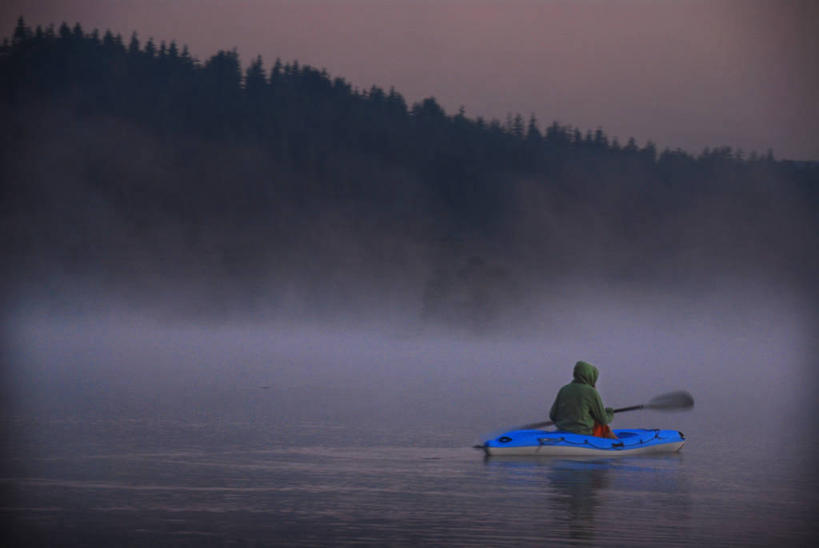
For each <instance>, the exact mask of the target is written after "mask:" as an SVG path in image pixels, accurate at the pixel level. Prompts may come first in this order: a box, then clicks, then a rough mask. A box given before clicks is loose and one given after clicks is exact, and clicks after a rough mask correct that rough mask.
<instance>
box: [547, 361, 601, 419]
mask: <svg viewBox="0 0 819 548" xmlns="http://www.w3.org/2000/svg"><path fill="white" fill-rule="evenodd" d="M597 376H598V372H597V368H596V367H595V366H593V365H592V364H590V363H587V362H582V361H581V362H577V363H576V364H575V366H574V380H573V381H572V382H570V383H569V384H567V385H566V386H564V387H563V388H561V389H560V391H559V392H558V393H557V397H556V398H555V402H554V403H553V404H552V409H551V410H550V411H549V418H550V419H551V420H552V421H554V423H555V425H557V428H558V430H562V431H564V432H574V433H576V434H586V435H591V433H592V430H593V429H594V422H595V421H597V422H599V423H600V424H608V423H610V422H611V421H612V419H613V418H614V413H613V412H612V409H611V407H603V400H601V399H600V394H598V393H597V390H596V389H595V388H594V385H595V384H596V383H597Z"/></svg>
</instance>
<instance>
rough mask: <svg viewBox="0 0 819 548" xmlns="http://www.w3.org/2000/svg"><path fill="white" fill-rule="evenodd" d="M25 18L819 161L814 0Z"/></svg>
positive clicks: (405, 0)
mask: <svg viewBox="0 0 819 548" xmlns="http://www.w3.org/2000/svg"><path fill="white" fill-rule="evenodd" d="M20 15H22V16H23V17H24V18H25V19H26V22H27V23H28V24H29V25H30V26H36V25H48V24H52V23H53V24H55V26H57V25H59V24H60V23H61V22H62V21H66V22H68V23H69V24H72V25H73V23H75V22H79V23H80V24H81V25H83V28H84V29H85V30H87V31H90V30H91V29H93V28H98V29H100V31H103V30H106V29H111V30H112V31H114V32H117V33H121V34H122V35H123V38H124V39H125V40H128V38H129V37H130V35H131V33H132V32H134V31H136V32H137V33H138V36H139V37H140V39H141V40H143V41H144V40H147V39H148V38H149V37H150V38H153V39H154V41H155V42H156V43H157V44H159V42H160V41H166V42H169V41H171V40H176V41H177V43H179V44H180V45H181V44H187V45H188V46H189V48H190V50H191V53H192V54H193V55H194V56H195V57H197V58H198V59H200V60H204V59H206V58H207V57H209V56H210V55H212V54H214V53H216V51H217V50H219V49H232V48H236V49H237V50H238V52H239V54H240V56H241V58H242V62H243V64H247V63H248V62H249V61H250V60H251V59H252V58H254V57H255V56H256V55H257V54H261V55H262V58H263V60H264V62H265V66H266V68H269V67H270V66H271V65H272V64H273V62H274V61H275V59H276V58H277V57H280V58H281V59H282V60H283V61H284V62H287V61H292V60H298V61H299V62H300V63H302V64H310V65H313V66H316V67H318V68H326V69H327V71H328V72H329V73H330V74H331V75H332V76H342V77H344V78H346V79H347V80H349V81H350V82H351V83H352V84H353V85H355V86H358V87H360V88H369V87H370V86H371V85H373V84H375V85H378V86H380V87H382V88H384V89H389V88H390V87H395V89H396V90H397V91H399V92H401V93H402V94H403V95H404V96H405V97H406V99H407V101H408V102H410V103H411V102H414V101H417V100H419V99H421V98H423V97H427V96H434V97H435V98H436V99H437V100H438V101H439V102H440V103H441V105H442V106H443V107H444V108H445V109H446V110H447V112H448V113H450V114H451V113H454V112H456V111H457V109H458V108H459V107H460V106H463V107H464V108H465V110H466V114H467V115H468V116H471V117H476V116H483V117H484V118H487V119H489V118H498V119H500V120H501V121H504V120H505V119H506V117H507V115H509V114H511V115H514V114H515V113H521V114H522V115H523V116H524V117H527V118H528V116H529V115H530V114H534V115H535V116H536V117H537V118H538V120H539V121H540V124H541V126H544V125H547V124H548V123H550V122H551V121H553V120H557V121H559V122H560V123H563V124H570V125H572V126H576V127H579V128H580V129H582V130H584V131H585V130H587V129H596V128H597V127H601V128H603V129H604V130H605V131H606V133H607V134H609V136H612V137H617V138H618V139H619V140H620V142H621V144H622V143H625V141H626V140H627V139H628V138H629V137H632V136H633V137H635V138H636V139H637V141H638V143H640V144H643V143H644V142H645V141H646V140H648V139H651V140H652V141H654V142H655V143H656V144H657V145H658V147H660V148H661V149H662V148H665V147H669V148H677V147H680V148H683V149H684V150H687V151H688V152H692V153H698V152H700V151H701V150H702V149H703V148H704V147H706V146H710V147H714V146H721V145H728V146H731V147H733V148H741V149H743V150H744V151H745V152H746V153H747V152H750V151H757V152H760V153H764V152H765V151H766V150H767V149H768V148H771V149H773V151H774V153H775V155H776V156H777V157H778V158H786V159H794V160H814V161H816V160H819V2H813V1H810V0H801V1H797V0H690V1H670V0H667V1H666V0H658V1H648V0H619V1H610V2H604V1H601V0H544V1H536V0H528V1H527V0H507V1H499V0H335V1H333V0H291V1H289V0H267V1H265V0H233V1H228V0H173V1H172V0H69V1H59V0H57V1H54V0H3V2H2V5H0V29H2V34H3V35H4V36H11V33H12V31H13V29H14V24H15V21H16V18H17V17H18V16H20Z"/></svg>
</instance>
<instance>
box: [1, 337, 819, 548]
mask: <svg viewBox="0 0 819 548" xmlns="http://www.w3.org/2000/svg"><path fill="white" fill-rule="evenodd" d="M72 325H73V324H72ZM629 329H630V328H629ZM634 329H635V330H637V331H639V332H640V336H644V334H645V329H644V327H643V326H637V327H635V328H634ZM217 331H218V332H211V331H209V330H205V331H204V335H203V332H202V331H201V330H200V331H197V332H193V331H191V330H187V331H186V330H178V329H177V330H173V329H169V330H166V329H163V330H160V331H159V332H151V333H149V334H145V332H143V331H141V330H140V329H136V328H133V327H129V328H127V329H125V330H124V331H121V332H119V331H118V332H112V331H110V327H106V326H96V327H90V326H88V325H85V326H80V327H77V326H70V327H66V326H60V327H55V326H54V325H49V326H45V325H42V324H40V325H36V326H32V327H27V328H26V329H20V330H18V331H17V332H16V334H15V336H14V337H13V338H12V339H10V340H12V342H11V343H10V344H9V345H8V347H7V354H8V356H9V363H11V364H12V366H11V367H10V368H9V369H8V371H7V373H6V375H7V379H8V383H7V384H6V386H7V395H8V396H9V398H8V400H9V405H8V409H9V411H8V412H7V413H5V414H4V418H3V423H2V426H3V433H4V435H5V438H6V440H5V441H6V443H5V445H4V451H3V462H2V464H3V469H2V477H0V489H2V493H3V502H2V508H0V512H1V513H2V514H1V515H2V517H3V521H4V524H5V525H4V533H3V534H4V536H6V537H7V538H6V540H7V541H9V542H5V543H4V545H11V546H18V545H19V546H27V545H54V546H60V545H86V546H105V545H108V546H113V545H117V546H123V545H124V546H130V545H133V546H152V545H153V546H156V545H190V546H209V545H219V546H222V545H288V546H290V545H339V544H358V545H385V544H391V545H410V544H434V545H456V546H461V545H480V546H503V545H595V546H597V545H615V546H624V545H625V546H639V545H645V546H654V545H659V544H662V545H670V546H692V545H698V546H719V545H745V546H798V545H805V546H808V545H811V546H812V545H813V544H814V540H815V539H816V538H817V533H819V528H818V527H817V520H816V510H817V508H819V506H817V502H819V495H818V494H819V476H817V466H816V460H815V458H816V456H817V448H818V447H819V446H818V444H817V442H816V439H817V438H816V437H815V436H814V435H813V433H814V432H815V427H812V426H809V427H807V428H806V426H805V416H806V415H809V413H806V412H805V410H806V409H815V396H814V395H813V393H812V389H811V383H810V382H808V379H810V377H805V375H804V372H805V371H809V368H810V367H813V366H815V363H813V362H810V361H808V362H805V356H804V353H803V352H801V350H800V351H799V352H794V356H798V357H800V359H801V360H802V361H801V362H798V360H792V361H791V362H790V364H791V365H790V366H788V365H782V366H781V367H782V368H784V369H780V370H778V371H773V370H769V369H767V368H766V367H763V365H765V364H769V363H770V361H769V360H770V356H771V355H773V354H777V353H779V354H781V353H782V352H785V350H783V349H785V348H787V346H788V344H789V340H790V339H788V337H787V336H786V334H787V333H789V332H790V331H789V330H788V326H787V325H786V326H784V327H783V330H782V331H781V332H779V334H778V335H777V334H773V335H769V338H767V339H766V338H761V339H760V338H757V339H753V338H752V337H749V336H746V335H747V333H746V334H744V335H743V332H742V331H741V330H740V331H739V332H737V331H734V332H733V333H732V335H731V337H736V336H738V335H737V333H739V334H740V335H742V337H741V340H740V342H739V343H738V344H737V346H736V347H734V348H733V350H737V349H738V348H740V347H742V348H745V349H747V350H748V352H749V353H748V354H741V355H740V354H737V353H733V354H731V359H732V360H734V361H732V362H728V361H726V353H725V349H724V347H721V348H719V349H718V350H715V348H716V346H714V345H713V344H702V345H700V346H699V347H698V348H699V349H700V350H697V351H696V352H693V351H692V352H689V353H688V354H685V355H681V354H678V355H676V357H674V355H673V352H672V350H676V351H679V350H680V348H684V347H688V346H689V345H688V344H687V343H686V341H688V342H689V343H690V342H691V340H692V337H695V336H696V337H697V338H699V340H700V342H703V341H705V342H708V338H707V337H706V336H704V335H702V333H703V331H704V332H710V331H711V330H710V328H709V326H705V328H704V330H703V331H699V330H697V331H696V332H694V331H689V332H685V333H676V334H674V335H673V336H670V335H669V336H668V337H666V338H665V339H663V338H661V337H660V336H659V335H656V336H655V338H654V346H653V347H652V348H650V349H648V350H645V352H646V353H647V354H648V353H650V354H651V355H655V354H656V352H657V351H658V347H661V348H663V349H665V350H667V351H669V354H668V356H667V357H666V358H664V360H663V363H664V364H665V366H664V368H662V369H661V370H659V371H657V361H656V360H648V359H645V360H643V361H641V359H642V358H641V356H642V355H641V354H640V353H639V352H642V350H640V351H638V350H635V348H638V346H637V345H631V346H627V347H626V346H622V347H621V346H618V345H620V344H625V343H622V342H616V343H614V342H611V341H608V342H606V343H605V344H602V343H599V342H598V343H597V344H598V346H597V347H596V350H594V351H595V352H597V353H598V354H603V353H606V354H611V355H612V356H615V355H620V356H622V355H624V354H627V353H628V356H629V360H632V363H636V364H638V365H631V366H628V365H626V364H625V363H621V364H617V363H611V364H610V365H609V366H608V367H606V366H604V365H602V364H601V386H600V389H601V392H602V393H603V396H604V399H605V400H606V403H607V404H611V405H613V406H624V405H631V404H636V403H642V401H646V400H648V399H650V398H651V397H652V396H654V395H656V394H658V393H662V392H664V391H667V390H668V389H677V388H685V389H689V390H690V391H691V392H692V393H693V394H694V396H695V398H696V399H697V404H696V406H695V408H694V410H692V411H690V412H686V413H667V414H665V413H657V412H646V411H638V412H632V413H628V414H625V413H624V414H622V415H618V416H617V419H616V421H615V427H657V428H673V429H678V430H681V431H683V432H684V433H685V434H686V436H687V438H688V443H687V444H686V446H685V447H684V448H683V450H682V452H681V453H679V454H676V455H670V456H633V457H625V458H617V459H549V458H490V459H485V458H484V457H483V456H482V453H481V452H479V451H476V450H474V449H472V448H471V445H472V444H474V443H476V442H479V441H481V440H482V439H483V438H484V437H486V436H489V435H490V434H491V433H492V430H493V429H495V428H501V427H508V426H511V425H515V424H520V423H523V422H529V421H532V420H537V419H540V418H541V417H542V413H543V412H544V411H545V409H547V408H548V405H549V404H550V403H551V399H552V398H553V397H554V392H555V391H556V390H557V388H559V386H560V384H562V383H563V382H565V381H567V380H568V379H567V378H566V377H567V376H568V375H570V370H571V365H572V363H573V362H572V361H571V360H572V357H574V356H578V355H579V354H580V355H582V356H584V357H588V356H589V353H586V354H582V353H580V352H579V348H580V346H584V348H586V349H588V348H589V347H590V345H589V343H588V341H580V342H570V341H567V340H563V341H562V342H561V343H560V344H559V345H555V347H558V346H559V348H560V350H559V352H558V351H544V348H547V345H544V344H543V343H542V341H538V342H537V343H536V344H530V345H528V346H527V345H524V344H520V343H516V344H514V345H511V346H510V345H509V344H506V343H505V344H504V345H501V346H497V345H486V344H478V343H475V342H474V341H473V342H470V341H466V342H463V341H462V342H460V343H457V344H455V343H452V342H446V341H444V342H440V341H439V342H429V341H427V342H418V341H417V340H403V341H402V340H397V341H396V340H390V341H387V342H379V341H378V340H376V339H371V340H367V339H365V340H362V339H361V338H357V339H350V338H349V337H347V336H339V337H337V338H332V337H331V338H330V339H329V342H328V339H327V338H326V337H325V338H320V339H318V338H315V337H314V336H313V335H309V336H308V335H303V336H301V337H297V336H294V335H293V334H288V335H287V336H286V337H285V336H283V337H281V338H279V339H276V340H271V335H270V332H269V330H263V334H261V335H258V336H257V335H252V334H249V333H248V331H246V330H244V331H241V333H240V332H237V331H229V330H228V332H225V331H224V330H217ZM635 336H636V335H635ZM770 337H773V338H770ZM273 338H274V339H275V337H273ZM628 339H629V336H628V332H621V333H615V334H614V337H613V339H612V340H616V341H626V340H628ZM259 341H265V342H264V343H261V342H259ZM317 341H320V344H319V343H318V342H317ZM711 342H713V341H711ZM772 345H773V346H772ZM591 346H594V345H591ZM319 347H320V348H319ZM456 347H457V348H456ZM361 348H367V349H368V350H367V351H366V352H364V353H363V354H362V352H361V350H360V349H361ZM511 348H514V351H512V350H510V349H511ZM639 348H643V345H640V346H639ZM706 348H707V350H703V349H706ZM311 349H312V350H311ZM527 349H528V350H527ZM629 349H630V350H629ZM550 352H551V353H550ZM591 354H594V352H591ZM591 359H592V360H594V361H598V362H599V361H600V360H598V359H597V358H595V357H594V356H592V358H591ZM544 362H546V363H554V364H557V365H555V366H554V367H552V368H549V369H548V371H547V372H545V373H544V372H543V370H544V366H543V365H538V367H536V368H533V367H532V366H531V364H532V363H536V364H543V363H544ZM797 362H798V363H797ZM180 363H181V364H182V365H179V364H180ZM387 363H388V364H389V366H387V365H385V364H387ZM641 363H643V364H644V365H639V364H641ZM419 364H420V365H419ZM714 364H719V367H716V366H715V365H714ZM787 367H791V369H787ZM800 375H801V377H800ZM638 378H639V379H641V381H640V382H639V383H637V382H632V381H631V379H638ZM736 378H739V379H745V381H744V382H734V381H735V379H736ZM800 378H801V380H802V381H803V382H800ZM684 381H687V383H686V382H684Z"/></svg>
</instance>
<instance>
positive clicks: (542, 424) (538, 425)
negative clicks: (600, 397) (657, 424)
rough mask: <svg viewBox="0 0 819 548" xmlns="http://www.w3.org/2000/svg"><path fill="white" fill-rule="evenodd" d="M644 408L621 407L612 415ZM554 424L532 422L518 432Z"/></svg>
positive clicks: (640, 406) (549, 422) (633, 406)
mask: <svg viewBox="0 0 819 548" xmlns="http://www.w3.org/2000/svg"><path fill="white" fill-rule="evenodd" d="M643 408H645V404H643V405H632V406H631V407H621V408H619V409H614V410H613V411H612V413H622V412H624V411H636V410H637V409H643ZM554 424H555V423H554V422H552V421H546V422H534V423H532V424H524V425H523V426H521V427H520V428H519V430H529V429H537V428H543V427H544V426H554Z"/></svg>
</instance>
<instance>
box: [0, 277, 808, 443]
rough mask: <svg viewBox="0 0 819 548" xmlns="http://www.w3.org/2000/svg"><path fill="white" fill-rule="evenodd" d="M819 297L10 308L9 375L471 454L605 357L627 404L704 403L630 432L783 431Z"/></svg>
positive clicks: (146, 402) (109, 403) (108, 405)
mask: <svg viewBox="0 0 819 548" xmlns="http://www.w3.org/2000/svg"><path fill="white" fill-rule="evenodd" d="M598 291H599V290H598ZM809 302H810V301H802V300H800V299H799V295H798V294H795V293H792V292H788V291H787V290H783V289H781V288H780V290H779V292H777V291H776V290H775V289H774V288H770V287H766V288H760V287H755V288H746V289H745V290H744V291H743V290H736V291H731V292H723V293H721V294H717V293H710V294H700V295H691V296H689V297H688V298H681V297H679V296H676V297H675V296H671V295H664V294H661V293H652V292H651V291H643V292H637V291H630V290H619V291H618V290H617V289H615V288H612V290H611V291H609V292H608V293H600V292H597V293H593V292H590V291H589V290H583V289H578V288H567V289H566V291H565V296H564V297H562V298H559V299H552V300H550V301H549V302H548V303H546V302H544V303H542V305H540V306H542V309H541V310H542V312H541V314H540V316H536V315H532V316H530V317H528V318H525V320H519V321H517V323H514V324H513V323H509V324H508V325H506V326H502V327H500V328H498V329H497V330H496V331H491V332H486V331H483V332H479V333H474V332H469V331H458V330H456V329H449V330H447V329H445V328H443V327H440V326H432V327H430V326H427V325H424V324H423V322H419V321H417V320H415V319H406V320H405V321H402V322H398V321H395V322H393V323H388V322H379V323H374V322H373V321H372V320H368V319H367V318H361V319H359V320H357V321H350V322H347V323H341V322H324V323H318V322H315V323H299V322H291V321H288V320H287V319H284V318H271V319H269V320H265V321H260V322H241V323H240V322H232V321H230V320H229V319H228V320H225V319H224V318H223V319H219V318H216V319H214V318H210V319H209V318H199V319H188V320H187V321H180V320H179V319H168V318H163V317H161V316H157V315H153V316H151V315H148V314H146V313H145V312H144V311H143V312H136V313H132V312H131V311H129V310H128V309H126V308H124V307H121V306H120V305H119V304H115V305H113V306H112V307H109V308H107V309H102V308H97V310H98V311H99V312H98V313H97V314H94V313H92V311H91V310H89V309H88V307H83V306H81V305H80V306H77V307H75V310H79V311H80V312H78V313H71V312H69V310H68V309H66V308H61V309H59V310H56V311H55V310H53V309H52V310H49V309H48V308H47V307H44V306H43V307H34V308H31V309H25V308H21V309H20V310H19V312H18V314H17V315H16V316H14V317H10V318H7V326H8V329H7V330H6V331H7V333H6V337H7V341H8V342H9V343H10V344H8V348H7V351H8V353H9V360H8V363H9V364H10V367H9V368H8V371H7V374H8V375H9V377H10V380H11V383H10V386H12V387H14V389H13V390H12V394H13V401H14V409H15V410H16V411H17V412H24V413H26V414H28V413H33V414H43V413H45V414H58V415H66V414H69V415H70V414H81V415H84V414H86V413H90V414H95V415H102V416H106V415H110V414H115V415H122V414H124V415H133V416H136V417H139V416H143V415H145V414H148V415H151V414H153V415H155V416H156V417H157V418H160V417H167V416H174V417H176V416H182V417H192V416H197V415H199V414H203V413H204V414H206V415H207V416H209V417H230V418H232V419H234V420H250V419H258V418H260V417H261V418H265V419H272V418H275V417H282V416H285V415H286V416H287V417H288V421H287V422H291V423H293V422H299V421H315V420H322V421H327V420H329V421H332V422H333V423H337V424H338V425H339V426H346V427H352V428H356V427H358V426H360V425H362V424H364V425H367V426H368V427H369V426H371V425H372V424H373V423H376V424H378V423H381V424H390V423H395V422H400V423H402V424H404V425H406V424H407V423H416V424H431V425H432V426H433V430H436V434H434V435H438V434H437V431H442V432H443V433H444V438H449V440H450V441H449V443H447V445H453V446H457V445H458V444H460V443H464V444H466V443H468V441H470V440H471V439H472V438H473V437H474V436H479V435H481V434H482V433H483V431H484V430H486V429H492V428H497V427H501V426H504V425H505V424H506V423H510V424H514V423H516V422H521V421H522V422H530V421H532V420H536V419H538V418H540V417H543V415H544V414H545V411H546V410H547V409H548V406H549V405H551V399H552V398H553V396H554V394H555V393H556V391H557V389H558V388H559V387H560V386H561V385H562V384H565V382H568V381H569V380H570V379H571V368H572V365H573V364H574V362H575V361H577V360H579V359H584V360H588V361H591V362H592V363H595V364H597V365H598V366H599V367H600V370H601V378H600V381H599V388H600V390H601V393H602V394H603V396H604V399H605V401H606V402H607V404H610V405H612V406H615V407H622V406H626V405H634V404H637V403H643V402H644V401H647V400H648V399H650V398H651V397H652V396H654V395H656V394H658V393H661V392H666V391H670V390H675V389H687V390H690V391H691V392H692V393H694V394H695V397H696V399H697V409H696V412H695V413H693V414H691V415H680V416H673V417H672V416H668V417H665V416H663V417H658V416H654V415H653V414H645V413H644V414H632V415H629V416H623V417H618V421H617V422H618V423H619V424H624V423H625V421H628V424H629V425H639V426H645V425H646V421H649V422H650V421H655V422H656V421H657V420H662V421H674V422H676V421H694V424H699V423H700V421H702V422H703V423H704V424H707V423H708V422H709V421H705V420H704V419H705V416H706V415H713V414H714V413H718V414H719V415H720V416H721V417H724V418H723V419H721V420H729V421H733V420H745V417H747V413H748V410H749V409H759V407H760V406H762V405H765V406H766V407H767V408H766V409H765V410H764V412H762V413H760V415H761V416H760V417H756V418H754V421H759V420H762V421H771V422H772V424H771V425H773V423H775V422H776V421H777V420H783V421H784V420H790V419H792V418H794V416H795V414H796V413H797V412H798V409H799V407H800V406H802V405H804V404H805V403H806V402H808V401H810V400H809V399H808V398H809V397H810V395H811V394H813V389H814V388H815V380H816V377H815V373H814V371H813V369H814V368H813V366H814V363H815V360H814V359H813V358H812V350H813V349H812V348H811V345H812V344H815V339H814V338H813V337H814V332H813V328H814V325H813V317H812V314H813V313H814V311H813V310H812V309H811V308H810V306H809ZM351 316H352V315H351ZM283 414H284V415H283ZM697 417H699V421H698V419H697ZM635 423H639V424H635ZM456 426H457V430H456V433H455V434H454V437H453V433H452V431H451V430H450V429H451V428H453V427H456Z"/></svg>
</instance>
